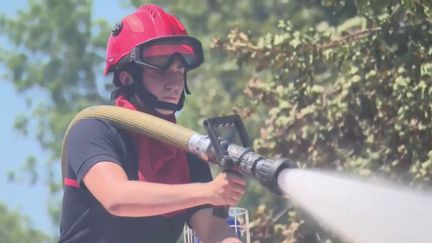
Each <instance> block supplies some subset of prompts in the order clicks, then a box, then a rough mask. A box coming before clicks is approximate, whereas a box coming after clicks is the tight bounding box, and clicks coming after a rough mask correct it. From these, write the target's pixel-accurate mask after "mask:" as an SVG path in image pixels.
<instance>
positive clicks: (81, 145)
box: [59, 119, 211, 243]
mask: <svg viewBox="0 0 432 243" xmlns="http://www.w3.org/2000/svg"><path fill="white" fill-rule="evenodd" d="M65 151H66V162H67V164H68V169H67V175H66V177H67V178H68V179H69V180H70V181H73V182H75V181H76V182H77V185H75V186H71V185H69V186H65V187H64V195H63V206H62V218H61V226H60V240H59V242H64V243H66V242H67V243H72V242H80V243H86V242H91V243H102V242H103V243H111V242H112V243H133V242H139V243H145V242H152V243H157V242H163V243H169V242H176V241H177V239H178V238H179V236H180V234H181V232H182V229H183V226H184V223H185V222H186V221H187V220H188V219H189V218H190V216H191V215H192V213H193V212H195V211H196V210H197V209H199V208H200V207H195V208H191V209H188V210H187V213H183V214H177V215H175V216H172V217H164V216H153V217H119V216H114V215H111V214H109V213H108V212H107V211H106V210H105V208H104V207H103V206H102V205H101V204H100V203H99V201H97V199H96V198H95V197H93V195H92V194H91V193H90V192H89V191H88V189H87V188H86V187H85V185H84V183H83V182H82V179H83V177H84V175H85V174H86V173H87V171H88V170H89V169H90V168H91V167H92V166H93V165H94V164H96V163H98V162H101V161H112V162H114V163H117V164H119V165H121V166H122V167H123V169H124V170H125V172H126V174H127V176H128V178H129V180H138V175H137V168H138V165H137V161H138V159H137V151H136V148H135V145H134V144H133V142H132V140H131V139H130V138H129V136H128V135H127V133H126V132H125V131H123V130H121V129H117V128H116V127H114V126H113V125H111V124H110V123H109V122H108V121H105V120H102V119H85V120H82V121H79V122H78V123H77V124H76V125H75V126H74V127H73V128H72V129H71V130H70V132H69V136H68V138H67V144H66V150H65ZM188 162H189V170H190V181H191V182H208V181H210V180H211V174H210V170H209V167H208V165H207V164H206V163H205V162H203V161H202V160H200V159H198V158H197V157H195V156H192V155H190V154H188ZM77 186H78V187H77Z"/></svg>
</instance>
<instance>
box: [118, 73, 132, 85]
mask: <svg viewBox="0 0 432 243" xmlns="http://www.w3.org/2000/svg"><path fill="white" fill-rule="evenodd" d="M119 79H120V83H121V85H122V86H129V85H131V84H132V83H133V81H134V80H133V77H132V75H130V73H128V72H126V71H121V72H120V74H119Z"/></svg>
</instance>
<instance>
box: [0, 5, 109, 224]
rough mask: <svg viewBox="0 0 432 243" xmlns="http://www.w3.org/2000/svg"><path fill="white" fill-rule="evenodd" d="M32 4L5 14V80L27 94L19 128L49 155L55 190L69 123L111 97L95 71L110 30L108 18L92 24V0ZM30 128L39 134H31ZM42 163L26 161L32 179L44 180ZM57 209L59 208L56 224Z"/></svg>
mask: <svg viewBox="0 0 432 243" xmlns="http://www.w3.org/2000/svg"><path fill="white" fill-rule="evenodd" d="M28 4H29V8H28V9H26V10H20V11H19V12H18V13H17V16H16V17H15V18H13V19H11V18H8V17H6V16H0V31H1V33H2V36H3V37H5V38H6V39H7V40H8V41H9V44H10V45H11V46H12V47H13V48H11V49H8V50H6V49H3V50H2V51H1V52H0V62H1V64H2V65H4V66H5V67H6V69H7V70H8V72H7V74H6V77H5V79H6V80H9V81H10V82H12V83H13V85H14V86H15V87H16V90H17V91H18V92H19V94H20V95H22V96H23V97H27V104H28V110H26V111H24V112H23V113H22V114H20V115H19V116H18V117H17V119H16V121H15V128H16V129H18V130H19V131H21V132H22V133H23V134H24V135H32V136H33V135H34V136H36V138H37V139H38V141H39V143H40V144H41V146H42V147H43V148H44V149H46V151H47V152H49V153H50V155H51V156H50V158H49V161H47V164H46V165H45V166H44V168H46V171H44V172H43V173H42V175H43V176H46V175H47V176H48V178H47V181H48V185H49V186H50V188H51V189H52V192H53V193H56V192H57V191H58V189H59V188H60V187H59V184H60V180H59V178H60V173H59V172H58V171H59V165H58V162H57V161H58V158H59V157H60V147H61V144H62V143H61V141H62V139H63V135H64V131H65V130H66V126H67V124H68V123H69V121H70V120H71V119H72V117H73V115H74V114H76V112H77V111H79V110H81V109H82V108H84V107H87V106H90V105H94V104H98V103H99V104H100V103H105V102H107V100H108V97H107V96H108V95H106V94H104V95H103V96H106V97H104V98H103V97H102V96H101V95H100V94H99V90H101V89H100V86H101V85H100V84H98V83H97V77H101V76H99V75H98V76H97V75H96V74H97V73H101V70H102V67H101V63H102V62H103V58H104V49H105V43H106V37H107V36H108V34H107V33H109V29H108V27H107V24H106V21H98V22H96V23H93V22H92V20H91V6H92V1H91V0H72V1H65V2H63V1H62V2H59V1H53V0H35V1H29V2H28ZM72 10H73V11H72ZM35 93H37V94H38V96H37V98H36V99H34V97H33V96H34V94H35ZM41 95H42V96H41ZM42 97H43V98H42ZM30 127H32V128H33V129H32V130H33V131H36V132H35V133H36V134H28V130H29V128H30ZM54 162H55V163H54ZM40 163H41V161H38V160H37V159H36V158H34V157H30V158H28V160H27V162H26V165H25V168H24V169H25V171H28V172H30V174H31V178H32V179H31V180H32V181H31V182H32V183H34V182H35V181H36V180H37V179H38V178H44V177H41V176H40V175H38V174H39V173H40V171H38V170H37V169H36V168H37V166H36V165H37V164H40ZM39 168H40V167H39ZM14 177H15V176H13V175H12V176H11V178H14ZM54 201H55V202H57V205H59V203H58V200H56V199H54ZM58 210H59V207H58V206H57V209H56V211H57V212H56V215H57V216H56V218H55V221H56V222H58Z"/></svg>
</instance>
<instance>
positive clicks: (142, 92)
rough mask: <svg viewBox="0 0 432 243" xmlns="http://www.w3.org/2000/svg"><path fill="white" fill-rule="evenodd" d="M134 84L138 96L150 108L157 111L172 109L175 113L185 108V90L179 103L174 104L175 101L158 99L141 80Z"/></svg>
mask: <svg viewBox="0 0 432 243" xmlns="http://www.w3.org/2000/svg"><path fill="white" fill-rule="evenodd" d="M185 83H186V79H185ZM133 86H134V87H133V89H134V91H135V94H137V95H138V97H139V98H140V99H141V100H142V101H143V102H144V104H145V105H146V106H147V107H148V108H150V109H152V110H154V111H156V112H157V110H156V109H162V110H169V111H172V112H173V113H174V112H176V111H179V110H181V109H182V108H183V105H184V100H185V92H184V91H183V93H182V95H181V97H180V100H179V102H178V104H174V103H170V102H165V101H160V100H158V98H157V97H156V96H155V95H154V94H152V93H151V92H150V91H148V90H147V88H146V87H144V85H142V84H141V82H133ZM188 91H189V89H188ZM188 91H187V92H188ZM188 93H190V92H188Z"/></svg>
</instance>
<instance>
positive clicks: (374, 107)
mask: <svg viewBox="0 0 432 243" xmlns="http://www.w3.org/2000/svg"><path fill="white" fill-rule="evenodd" d="M145 3H149V1H138V0H117V1H116V0H110V1H102V0H93V1H92V0H69V1H55V0H15V1H0V100H1V101H2V103H3V105H2V106H1V108H0V110H1V115H0V117H1V121H0V124H1V126H0V151H1V159H0V174H1V176H0V186H1V190H0V243H3V242H5V243H6V242H56V239H57V236H58V231H59V229H58V228H59V217H60V205H61V180H60V178H61V175H60V162H59V157H60V148H61V144H62V140H63V135H64V131H65V129H66V126H67V124H68V123H69V121H70V120H71V119H72V117H73V116H74V115H75V114H76V113H77V112H78V111H80V110H81V109H83V108H85V107H88V106H91V105H98V104H109V103H110V99H109V97H110V91H111V90H112V86H111V79H112V77H110V76H108V77H104V76H103V75H102V71H103V65H104V54H105V44H106V40H107V38H108V36H109V33H110V30H111V27H112V26H113V25H114V23H116V22H117V21H120V20H121V19H122V17H124V16H125V15H127V14H128V13H130V12H132V11H133V9H134V8H135V7H137V6H139V5H141V4H145ZM153 3H156V4H159V5H161V6H162V7H164V8H165V9H166V10H167V11H168V12H171V13H173V14H175V15H176V16H178V18H179V19H180V20H181V21H182V22H184V24H185V26H186V28H187V29H188V32H189V34H190V35H192V36H195V37H197V38H198V39H200V40H201V41H202V42H203V47H204V49H205V64H204V65H203V66H201V67H200V68H199V69H198V70H194V71H191V72H190V74H189V77H188V78H189V81H190V86H191V91H192V95H191V96H188V97H187V101H186V106H185V108H184V109H183V110H182V111H181V112H180V113H179V114H178V117H179V123H180V124H182V125H184V126H186V127H190V128H192V129H194V130H196V131H199V132H203V129H202V127H201V124H202V120H203V119H205V118H208V117H212V116H219V115H226V114H231V113H237V114H239V115H240V116H241V117H242V119H243V121H244V123H245V125H246V127H247V130H248V132H249V135H250V136H251V137H252V139H253V140H254V148H255V149H256V150H257V151H258V152H259V153H261V154H263V155H267V156H270V157H272V158H277V157H288V158H291V159H293V160H295V161H298V166H300V167H303V168H325V169H331V170H336V171H345V172H347V173H351V174H356V175H359V176H363V177H370V176H375V175H380V176H383V177H385V178H387V179H388V180H391V181H394V182H395V183H403V184H404V185H408V186H411V187H413V188H426V189H428V188H430V185H431V179H432V129H431V128H432V122H431V119H430V118H431V116H432V105H431V104H432V102H431V100H432V96H431V95H432V79H431V75H432V59H431V57H432V3H431V2H430V1H416V0H382V1H372V0H267V1H261V0H237V1H223V0H207V1H202V0H200V1H198V0H192V1H191V0H188V1H186V0H178V1H172V0H171V1H169V0H160V1H156V0H155V1H153ZM213 172H214V173H217V168H214V171H213ZM240 206H241V207H244V208H247V209H248V210H249V212H250V215H251V242H338V239H337V238H335V237H334V236H332V235H331V234H330V233H328V232H326V231H325V230H324V229H321V228H319V227H318V226H317V225H314V223H313V222H312V221H311V220H308V218H307V216H306V215H303V214H301V213H300V212H297V211H295V209H293V207H292V206H291V204H290V203H289V202H288V201H286V200H285V199H283V198H281V197H276V196H275V195H273V194H272V193H270V192H268V191H267V190H266V189H264V188H262V187H261V186H260V185H259V184H257V183H256V182H254V181H253V180H251V181H250V183H249V185H248V193H247V195H246V196H245V198H244V199H243V200H242V202H241V204H240Z"/></svg>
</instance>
